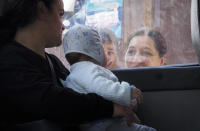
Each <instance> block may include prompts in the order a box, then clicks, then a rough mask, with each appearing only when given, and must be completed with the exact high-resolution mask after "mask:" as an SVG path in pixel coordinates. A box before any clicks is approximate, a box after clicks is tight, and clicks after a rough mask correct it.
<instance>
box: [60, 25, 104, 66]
mask: <svg viewBox="0 0 200 131" xmlns="http://www.w3.org/2000/svg"><path fill="white" fill-rule="evenodd" d="M63 47H64V53H65V55H66V54H70V53H81V54H84V55H87V56H89V57H91V58H93V59H95V60H96V61H98V62H99V63H100V64H103V62H104V50H103V46H102V43H101V40H100V36H99V34H98V32H97V31H96V30H95V29H94V28H92V27H89V26H85V25H75V26H74V27H72V28H71V29H69V31H68V32H67V33H66V34H65V35H64V39H63Z"/></svg>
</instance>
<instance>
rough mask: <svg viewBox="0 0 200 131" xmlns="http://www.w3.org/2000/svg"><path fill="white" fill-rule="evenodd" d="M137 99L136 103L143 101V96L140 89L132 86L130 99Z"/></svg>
mask: <svg viewBox="0 0 200 131" xmlns="http://www.w3.org/2000/svg"><path fill="white" fill-rule="evenodd" d="M135 98H136V99H137V102H138V104H141V103H142V102H143V96H142V92H141V90H140V89H138V88H136V87H134V88H133V89H132V91H131V99H135Z"/></svg>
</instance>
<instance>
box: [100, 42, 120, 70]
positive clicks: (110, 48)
mask: <svg viewBox="0 0 200 131" xmlns="http://www.w3.org/2000/svg"><path fill="white" fill-rule="evenodd" d="M103 48H104V52H105V56H106V59H107V62H106V68H108V69H113V68H115V67H116V62H117V54H116V48H115V45H114V44H113V43H112V42H110V41H107V40H106V41H104V42H103Z"/></svg>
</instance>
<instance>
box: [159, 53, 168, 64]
mask: <svg viewBox="0 0 200 131" xmlns="http://www.w3.org/2000/svg"><path fill="white" fill-rule="evenodd" d="M166 60H167V55H164V56H163V57H162V58H161V61H160V65H165V63H166Z"/></svg>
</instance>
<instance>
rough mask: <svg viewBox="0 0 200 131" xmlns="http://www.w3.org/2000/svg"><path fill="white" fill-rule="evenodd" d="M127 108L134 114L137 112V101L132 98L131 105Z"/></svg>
mask: <svg viewBox="0 0 200 131" xmlns="http://www.w3.org/2000/svg"><path fill="white" fill-rule="evenodd" d="M129 107H130V108H131V109H132V110H134V111H135V112H136V111H137V108H138V103H137V99H136V98H134V99H132V100H131V104H130V105H129Z"/></svg>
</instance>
